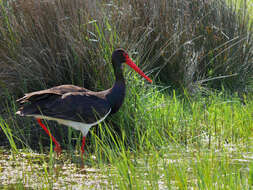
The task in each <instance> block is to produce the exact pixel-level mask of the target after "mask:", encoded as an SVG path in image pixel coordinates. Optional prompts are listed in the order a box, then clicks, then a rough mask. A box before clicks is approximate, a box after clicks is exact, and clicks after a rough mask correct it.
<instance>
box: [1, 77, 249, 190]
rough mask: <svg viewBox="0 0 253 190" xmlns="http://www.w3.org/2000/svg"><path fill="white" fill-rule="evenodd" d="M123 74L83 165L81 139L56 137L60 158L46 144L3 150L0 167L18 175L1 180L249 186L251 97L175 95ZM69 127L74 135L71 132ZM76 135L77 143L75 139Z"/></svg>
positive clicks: (49, 184) (42, 184) (17, 183)
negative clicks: (123, 90)
mask: <svg viewBox="0 0 253 190" xmlns="http://www.w3.org/2000/svg"><path fill="white" fill-rule="evenodd" d="M130 76H131V77H130ZM127 78H129V79H130V80H129V82H128V93H127V98H126V101H125V103H124V105H123V107H122V109H121V110H120V111H119V113H117V114H116V115H115V116H113V117H112V118H111V119H109V120H108V121H107V122H105V123H102V124H100V125H99V126H96V127H93V128H92V130H91V132H90V134H91V135H90V136H89V137H88V139H87V142H88V146H87V147H86V149H87V151H86V153H85V159H84V160H85V161H84V163H85V164H84V168H82V167H81V160H80V144H77V145H76V146H73V145H71V144H69V143H68V142H66V144H65V145H64V143H63V142H62V143H63V144H62V145H64V146H65V147H67V148H66V150H65V151H64V153H63V155H61V156H60V157H59V158H57V157H56V155H55V154H54V153H52V148H51V151H50V152H49V153H50V154H49V153H48V151H45V149H44V151H45V153H40V152H41V151H40V150H38V151H34V150H32V149H30V148H29V147H27V148H26V149H23V150H18V151H17V152H16V151H12V152H6V151H5V150H2V152H1V154H2V156H1V158H3V159H2V161H1V162H0V163H1V164H0V170H1V172H2V173H3V174H8V173H9V175H10V174H11V172H14V173H19V174H20V175H21V177H18V176H20V175H16V177H13V179H12V180H10V179H6V178H2V180H1V183H2V184H4V185H5V187H6V188H9V187H12V186H14V187H21V189H22V188H24V187H25V186H28V187H33V188H35V187H36V188H45V189H51V188H56V189H60V188H62V187H68V188H70V189H71V188H75V187H79V188H84V189H85V188H87V187H89V188H102V189H108V188H109V189H110V188H118V189H164V188H165V189H175V188H178V189H189V188H193V189H250V188H252V185H253V184H252V175H253V165H252V160H253V158H252V156H253V154H252V152H253V146H252V145H253V144H252V142H253V132H252V131H253V119H252V113H253V101H252V100H249V101H248V100H246V99H245V105H244V104H242V103H241V100H240V98H238V97H237V96H236V95H234V96H231V95H230V96H227V95H225V93H222V92H220V93H211V94H209V96H206V97H202V96H198V97H189V96H187V94H185V95H184V96H179V95H177V93H176V92H175V91H174V93H172V94H168V92H169V91H171V90H170V88H164V87H162V86H160V87H159V86H155V85H149V84H146V83H145V82H144V81H142V80H140V78H139V77H135V76H133V74H131V75H128V76H127ZM26 120H30V119H24V121H26ZM50 124H52V123H48V125H49V126H50ZM1 127H2V129H5V131H6V130H7V129H8V130H7V131H8V133H7V134H12V135H11V136H12V137H13V138H14V140H12V138H9V139H10V143H11V147H16V146H15V142H17V143H18V141H20V140H21V139H22V138H21V137H19V135H18V134H17V133H16V132H15V131H11V132H10V129H9V127H8V125H6V123H4V122H3V120H2V121H1ZM34 127H36V128H39V126H38V125H36V126H34ZM60 128H61V127H60V126H58V130H60ZM72 132H73V133H74V134H76V136H77V137H78V134H79V133H78V132H75V131H74V130H73V131H72ZM41 133H44V132H43V131H41ZM7 136H10V135H7ZM25 136H26V135H25ZM70 140H71V138H70ZM76 140H77V141H81V138H80V136H79V138H78V139H76ZM21 141H24V140H21ZM48 141H49V139H48ZM72 142H73V140H72ZM18 144H19V143H18ZM23 146H24V145H23ZM37 146H38V144H37ZM35 152H38V153H35ZM4 176H5V175H4ZM22 185H23V186H22Z"/></svg>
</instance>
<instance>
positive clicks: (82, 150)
mask: <svg viewBox="0 0 253 190" xmlns="http://www.w3.org/2000/svg"><path fill="white" fill-rule="evenodd" d="M85 139H86V137H85V136H83V142H82V147H81V158H82V160H83V154H84V145H85Z"/></svg>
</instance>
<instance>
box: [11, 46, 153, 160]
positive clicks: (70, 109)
mask: <svg viewBox="0 0 253 190" xmlns="http://www.w3.org/2000/svg"><path fill="white" fill-rule="evenodd" d="M122 63H126V64H127V65H129V66H130V67H131V68H133V69H134V70H135V71H136V72H138V73H139V74H140V75H141V76H142V77H144V78H145V79H146V80H148V81H149V82H152V80H151V79H150V78H148V77H147V76H146V75H145V74H144V73H143V72H142V71H141V70H140V68H138V67H137V66H136V65H135V64H134V62H133V61H132V60H131V59H130V58H129V56H128V54H127V53H126V52H125V51H124V50H122V49H116V50H115V51H114V52H113V54H112V66H113V69H114V74H115V78H116V80H115V83H114V85H113V87H112V88H110V89H107V90H104V91H100V92H94V91H90V90H88V89H85V88H82V87H78V86H74V85H61V86H56V87H53V88H49V89H46V90H41V91H36V92H31V93H28V94H25V96H24V97H22V98H20V99H18V100H17V102H19V103H20V104H22V106H21V108H20V109H19V110H18V111H17V112H16V114H18V115H20V116H30V117H34V118H36V119H37V122H38V123H39V125H40V126H41V127H42V128H43V129H44V130H45V131H46V133H47V134H48V135H49V137H50V138H51V139H52V141H53V142H54V143H55V149H54V150H55V151H56V152H57V154H58V155H59V154H60V153H61V147H60V145H59V143H58V142H57V140H56V139H55V138H54V137H53V136H52V135H51V133H50V132H49V131H48V129H47V128H46V126H45V125H43V123H42V122H41V119H47V120H54V121H57V122H58V123H59V124H63V125H67V126H70V127H72V128H74V129H76V130H80V131H81V132H82V135H83V140H82V147H81V152H82V154H81V158H83V153H84V145H85V138H86V135H87V133H88V131H89V129H90V128H91V127H92V126H94V125H97V124H98V123H100V122H101V121H103V120H104V119H105V118H106V117H107V116H108V115H110V114H113V113H115V112H117V111H118V110H119V108H120V107H121V105H122V103H123V100H124V97H125V89H126V87H125V80H124V76H123V64H122ZM25 103H28V104H25Z"/></svg>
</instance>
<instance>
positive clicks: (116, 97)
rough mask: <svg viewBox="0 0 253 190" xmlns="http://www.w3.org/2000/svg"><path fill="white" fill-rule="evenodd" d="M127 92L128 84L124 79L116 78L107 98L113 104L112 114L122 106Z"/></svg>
mask: <svg viewBox="0 0 253 190" xmlns="http://www.w3.org/2000/svg"><path fill="white" fill-rule="evenodd" d="M125 94H126V85H125V81H124V79H123V80H116V81H115V83H114V85H113V87H112V88H111V89H110V92H109V93H108V94H107V96H106V98H107V100H108V102H109V103H110V104H111V108H112V111H111V114H113V113H116V112H117V111H118V110H119V108H120V107H121V105H122V103H123V101H124V98H125Z"/></svg>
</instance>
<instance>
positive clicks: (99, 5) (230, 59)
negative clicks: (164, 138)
mask: <svg viewBox="0 0 253 190" xmlns="http://www.w3.org/2000/svg"><path fill="white" fill-rule="evenodd" d="M6 4H7V3H6ZM0 9H1V13H0V68H1V69H0V86H1V88H8V90H9V91H10V92H11V93H14V94H16V95H17V96H19V95H20V94H21V93H24V92H27V91H31V90H36V89H41V88H46V87H51V86H53V85H59V84H63V83H73V84H76V85H81V86H85V87H87V88H91V89H92V88H93V89H99V88H108V87H109V86H110V85H111V83H112V82H111V81H112V80H113V77H112V75H111V70H110V69H111V68H110V67H108V65H105V64H104V63H107V64H108V63H110V53H111V52H112V51H113V49H114V48H116V47H123V48H126V49H127V50H129V51H130V54H131V56H132V57H134V58H135V60H136V61H139V62H140V64H141V66H142V68H143V69H144V70H145V71H150V72H152V74H153V78H155V77H157V78H158V79H159V80H161V81H162V82H164V83H166V84H169V85H175V86H177V87H184V88H187V89H188V90H190V91H194V90H195V89H196V87H197V89H198V87H199V85H202V86H203V85H204V86H206V85H207V86H208V87H212V88H221V86H222V85H224V86H226V87H229V88H230V89H235V90H242V89H246V87H247V84H248V82H249V81H250V80H249V79H250V78H251V77H252V75H253V64H252V47H253V41H252V26H251V25H249V21H248V18H247V15H246V13H245V12H243V11H242V12H239V13H238V12H236V8H233V7H232V6H231V7H230V6H229V5H226V4H225V3H224V1H222V0H219V1H211V0H204V1H197V0H191V1H183V0H179V1H178V0H172V1H167V0H161V1H155V0H152V1H150V0H141V1H139V0H138V1H137V0H135V1H129V2H127V1H106V0H104V1H92V0H85V1H81V0H73V1H69V0H54V1H34V0H21V1H15V2H10V3H9V4H8V5H5V4H4V2H3V3H2V5H1V8H0ZM226 76H228V77H226ZM216 78H218V79H216ZM213 79H216V80H213Z"/></svg>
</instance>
